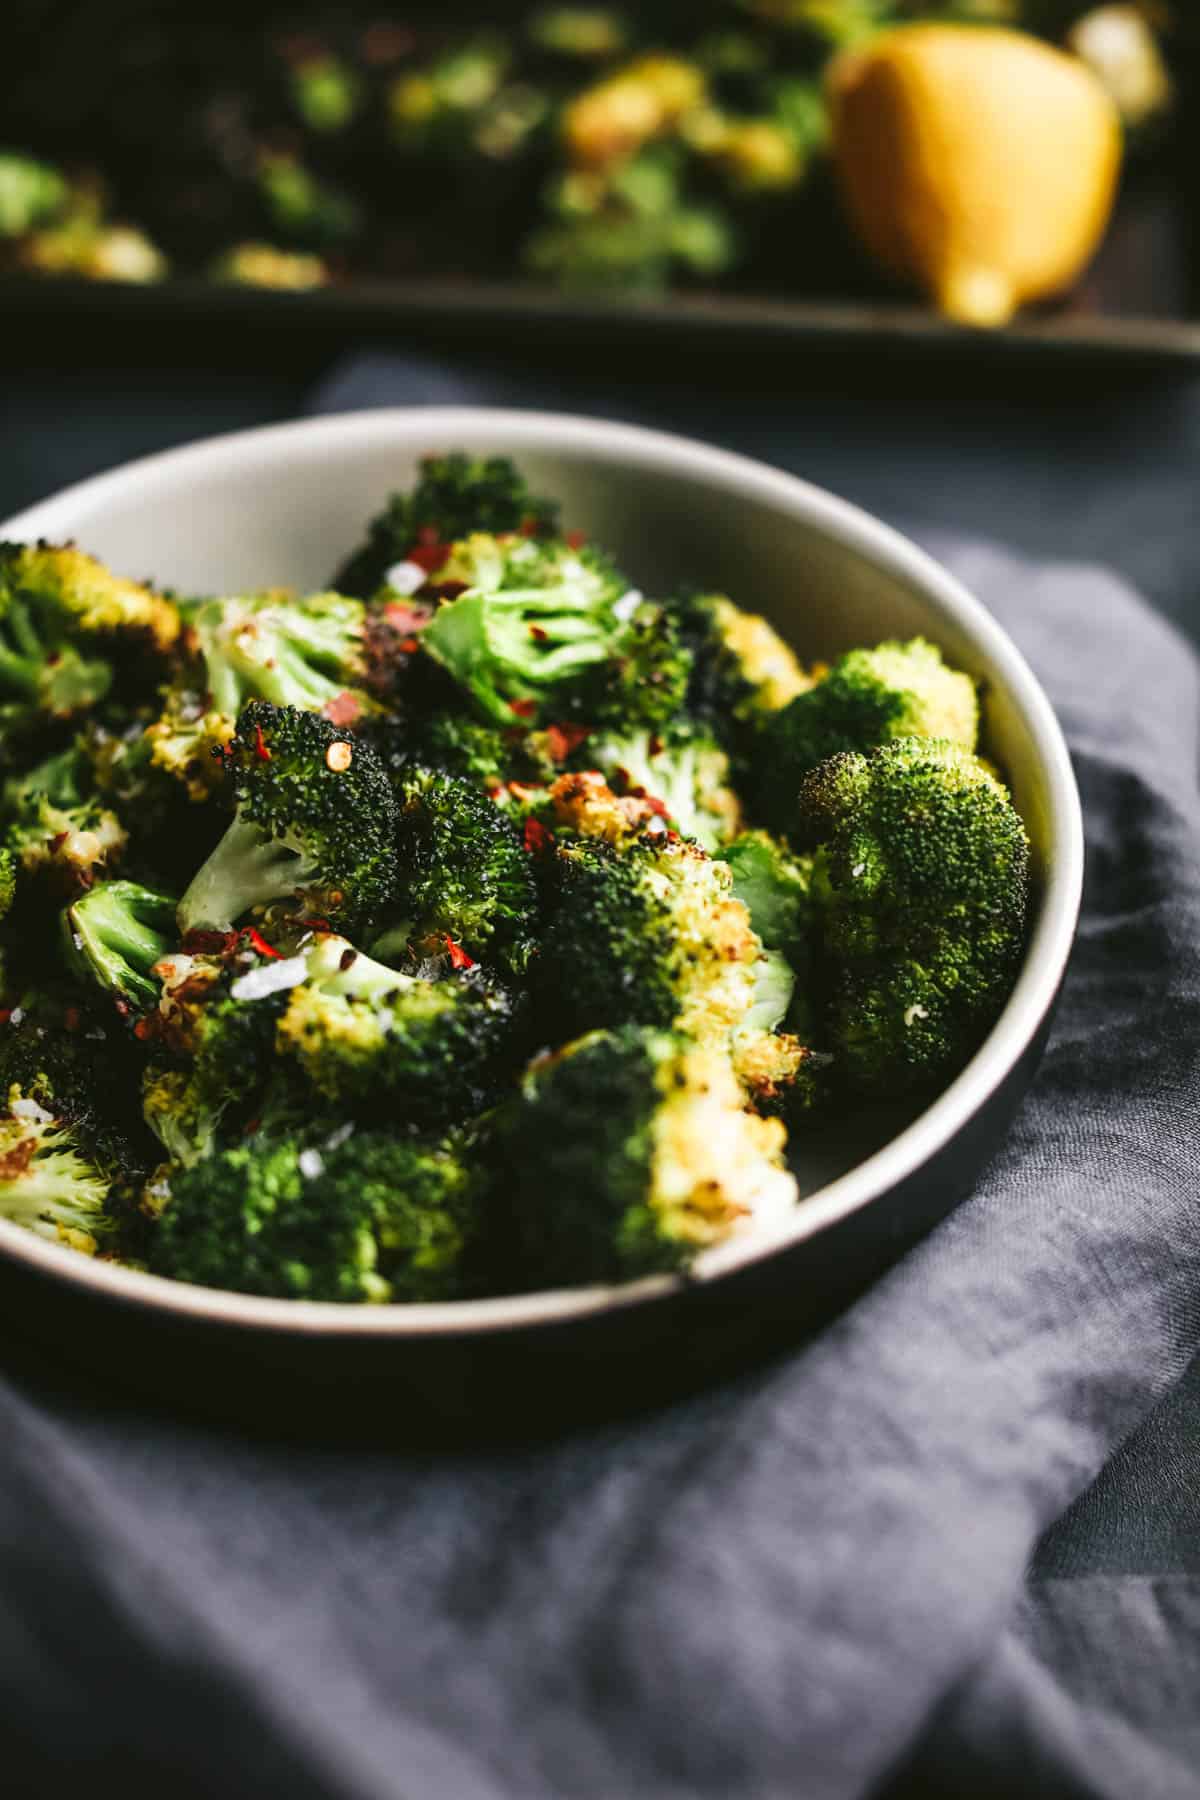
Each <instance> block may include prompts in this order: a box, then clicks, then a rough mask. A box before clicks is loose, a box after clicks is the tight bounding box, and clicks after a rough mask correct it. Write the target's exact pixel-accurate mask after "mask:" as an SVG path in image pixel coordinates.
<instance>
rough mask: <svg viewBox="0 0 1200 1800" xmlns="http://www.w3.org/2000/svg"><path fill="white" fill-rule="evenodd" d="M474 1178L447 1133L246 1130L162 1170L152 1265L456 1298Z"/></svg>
mask: <svg viewBox="0 0 1200 1800" xmlns="http://www.w3.org/2000/svg"><path fill="white" fill-rule="evenodd" d="M339 1135H340V1134H339ZM478 1189H479V1182H478V1178H477V1177H476V1175H475V1174H474V1173H473V1171H472V1170H471V1169H470V1168H469V1167H468V1165H467V1163H466V1162H465V1160H464V1158H463V1156H462V1154H461V1151H460V1150H459V1148H458V1146H457V1145H456V1144H454V1143H453V1142H447V1141H443V1140H437V1139H435V1140H430V1141H428V1142H422V1141H421V1140H419V1139H398V1138H392V1137H386V1136H383V1135H382V1134H377V1133H373V1132H356V1133H355V1134H354V1135H353V1136H350V1137H348V1138H346V1137H344V1136H343V1137H342V1141H337V1136H335V1138H334V1139H333V1140H331V1141H328V1142H325V1143H323V1144H322V1143H319V1142H318V1143H313V1142H311V1141H310V1142H307V1143H306V1142H305V1141H304V1140H303V1139H300V1140H299V1141H297V1140H296V1139H294V1138H284V1139H282V1140H280V1139H272V1138H268V1137H263V1138H259V1137H254V1138H251V1139H250V1140H249V1141H248V1142H246V1143H244V1144H240V1145H238V1146H237V1147H235V1148H233V1149H230V1150H226V1151H224V1152H222V1153H221V1154H220V1155H218V1156H216V1157H214V1158H212V1159H210V1160H209V1161H207V1162H205V1163H202V1164H200V1165H198V1166H195V1167H193V1168H191V1169H188V1170H185V1171H184V1172H182V1173H181V1174H177V1175H175V1176H174V1177H173V1178H172V1180H171V1193H170V1198H169V1200H168V1202H167V1205H166V1207H165V1209H164V1212H163V1215H162V1219H161V1222H160V1224H159V1227H158V1232H157V1234H156V1237H155V1239H154V1244H153V1250H152V1256H151V1267H152V1268H153V1269H154V1270H155V1271H156V1272H157V1273H158V1274H161V1275H170V1276H173V1277H174V1278H175V1279H176V1280H177V1281H192V1282H196V1283H198V1284H199V1285H201V1286H203V1287H222V1288H232V1289H234V1290H235V1291H236V1292H239V1293H246V1294H266V1295H274V1296H276V1297H278V1298H280V1299H287V1300H337V1301H350V1302H352V1301H369V1302H376V1303H379V1302H384V1301H388V1300H396V1301H400V1300H408V1301H412V1300H447V1299H454V1298H456V1297H457V1296H458V1295H459V1294H460V1293H462V1291H463V1288H464V1285H465V1279H466V1277H465V1268H466V1264H467V1261H468V1252H469V1249H470V1247H471V1245H472V1243H473V1240H474V1238H475V1237H476V1235H477V1231H478V1213H479V1201H478Z"/></svg>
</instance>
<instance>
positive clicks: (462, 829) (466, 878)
mask: <svg viewBox="0 0 1200 1800" xmlns="http://www.w3.org/2000/svg"><path fill="white" fill-rule="evenodd" d="M395 793H396V801H397V805H398V809H399V830H398V833H397V838H396V846H397V860H398V893H397V899H396V904H397V907H398V908H399V910H400V912H401V915H402V923H401V924H399V925H398V926H393V927H392V928H391V929H390V930H389V931H388V932H387V939H388V942H389V943H400V942H401V941H411V942H412V944H413V945H414V946H415V947H416V948H417V949H418V950H420V951H423V952H425V953H426V954H436V953H437V952H438V951H439V950H442V949H444V948H445V945H446V939H447V938H449V939H450V940H451V941H452V942H453V943H454V944H456V945H459V946H461V947H462V949H464V950H465V951H466V952H467V953H468V954H469V955H470V956H471V957H473V958H482V959H484V960H487V961H492V960H495V961H497V962H500V963H502V964H503V965H504V966H505V967H506V968H508V969H511V970H512V971H513V972H514V973H521V972H522V971H524V970H525V969H526V968H527V967H528V966H529V963H530V960H531V958H532V956H533V953H534V949H535V933H536V929H537V919H538V893H537V883H536V881H535V878H534V873H533V870H532V867H531V865H530V860H529V856H528V854H527V853H526V850H525V848H524V845H523V844H522V841H521V838H520V836H519V835H518V833H517V831H516V830H515V829H514V827H513V826H512V825H511V824H510V823H509V822H508V820H507V819H506V818H505V817H504V816H503V815H502V813H501V812H500V811H498V809H497V808H496V807H495V806H494V805H493V804H492V802H491V801H490V800H489V799H488V798H487V796H486V794H483V793H481V792H480V791H479V790H478V789H477V788H474V787H472V786H471V785H470V783H469V782H466V781H462V780H459V779H458V777H456V776H454V775H442V774H439V773H437V772H436V771H434V770H431V769H424V768H421V767H419V766H414V767H410V768H407V769H404V770H402V771H401V772H400V773H399V775H398V776H397V777H396V779H395Z"/></svg>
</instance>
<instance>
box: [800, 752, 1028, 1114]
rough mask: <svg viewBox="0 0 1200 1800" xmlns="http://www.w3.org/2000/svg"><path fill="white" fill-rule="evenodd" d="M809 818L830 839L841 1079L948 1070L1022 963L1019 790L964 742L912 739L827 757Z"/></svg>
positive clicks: (829, 950) (831, 1034)
mask: <svg viewBox="0 0 1200 1800" xmlns="http://www.w3.org/2000/svg"><path fill="white" fill-rule="evenodd" d="M799 821H800V831H801V834H802V836H803V838H804V840H805V841H806V842H808V843H809V844H811V845H812V846H814V847H816V860H815V865H814V874H813V898H814V901H815V903H816V909H817V917H818V928H819V937H820V945H821V952H822V954H821V956H820V959H819V961H818V964H817V969H818V972H819V976H820V982H821V988H822V1000H823V1025H824V1030H825V1032H826V1034H827V1037H828V1041H829V1046H830V1048H831V1049H832V1050H833V1051H834V1053H835V1055H836V1058H837V1067H838V1069H839V1071H840V1073H841V1076H842V1077H843V1079H845V1080H846V1081H847V1082H848V1083H850V1084H851V1085H852V1086H854V1087H856V1088H858V1089H861V1090H864V1091H873V1092H881V1093H896V1092H899V1091H901V1090H903V1089H905V1088H908V1087H915V1086H918V1085H921V1084H924V1083H929V1082H933V1081H935V1080H940V1079H945V1077H946V1076H948V1075H950V1074H953V1073H954V1072H955V1070H957V1069H958V1068H960V1067H961V1065H962V1064H963V1063H964V1062H966V1060H967V1058H968V1057H969V1056H970V1055H971V1053H972V1051H973V1050H974V1049H975V1048H976V1046H977V1045H978V1044H979V1042H980V1041H981V1039H982V1038H983V1036H984V1034H985V1033H986V1032H987V1030H988V1029H989V1027H990V1026H991V1025H992V1024H993V1022H994V1021H995V1019H996V1017H997V1015H998V1013H999V1012H1000V1009H1001V1007H1002V1006H1003V1005H1004V1002H1005V1000H1006V999H1007V997H1008V993H1009V990H1010V988H1011V987H1012V984H1013V981H1014V980H1015V978H1016V973H1017V969H1018V966H1019V963H1020V959H1021V953H1022V948H1023V944H1024V933H1025V910H1026V895H1027V884H1028V869H1029V841H1028V838H1027V835H1026V832H1025V827H1024V825H1023V824H1022V823H1021V820H1020V818H1019V816H1018V814H1017V812H1016V810H1015V809H1014V807H1013V805H1012V802H1011V800H1010V799H1009V796H1008V793H1007V792H1006V790H1005V788H1004V787H1003V786H1002V785H1001V783H1000V782H999V781H998V780H997V778H996V777H995V776H994V775H993V774H992V773H991V771H990V770H989V769H988V768H986V767H985V766H984V764H983V763H981V762H980V761H979V760H978V758H977V757H975V756H973V755H971V753H970V752H969V751H967V750H964V749H962V748H961V746H959V745H957V744H952V743H948V742H945V741H937V740H931V739H928V738H911V737H910V738H899V739H897V740H895V741H894V742H893V743H890V744H885V745H884V746H882V747H881V748H880V749H878V750H875V751H873V752H872V753H871V754H869V755H866V756H859V755H855V754H854V753H852V752H845V753H843V754H842V755H840V756H835V757H831V758H830V759H829V760H828V761H827V762H824V763H822V764H821V765H820V766H819V767H818V768H817V769H815V770H814V771H813V772H812V773H811V774H810V775H809V776H808V777H807V779H806V780H805V782H804V784H803V787H802V788H801V798H800V805H799Z"/></svg>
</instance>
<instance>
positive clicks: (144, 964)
mask: <svg viewBox="0 0 1200 1800" xmlns="http://www.w3.org/2000/svg"><path fill="white" fill-rule="evenodd" d="M175 904H176V903H175V900H174V898H173V896H171V895H170V894H160V893H157V892H156V891H155V890H154V889H153V888H147V887H142V886H141V885H140V884H139V883H138V882H136V881H103V882H100V883H99V884H98V885H97V886H95V887H93V888H92V889H91V890H90V892H88V893H87V894H85V895H84V896H83V898H82V899H80V900H77V901H76V902H75V904H74V905H73V906H69V907H67V909H66V911H65V912H64V913H63V916H62V931H63V943H64V949H65V952H66V957H67V963H68V967H70V968H71V969H73V970H74V971H75V972H76V973H77V974H78V975H80V976H81V977H82V978H83V979H84V980H89V981H95V982H97V983H99V985H100V987H101V988H102V989H103V990H104V992H105V993H107V994H110V995H111V996H112V998H113V999H114V1000H115V1001H116V1002H117V1003H118V1006H119V1007H120V1009H121V1010H122V1011H123V1012H145V1011H147V1010H148V1008H150V1007H152V1006H156V1005H157V1004H158V1000H159V995H160V992H161V989H160V984H159V983H158V982H157V981H156V980H155V979H154V977H153V975H152V974H151V970H152V969H153V968H154V966H155V964H156V963H158V962H161V960H162V958H163V957H164V956H165V955H166V954H167V952H168V951H169V950H170V949H171V947H172V945H173V943H174V941H175Z"/></svg>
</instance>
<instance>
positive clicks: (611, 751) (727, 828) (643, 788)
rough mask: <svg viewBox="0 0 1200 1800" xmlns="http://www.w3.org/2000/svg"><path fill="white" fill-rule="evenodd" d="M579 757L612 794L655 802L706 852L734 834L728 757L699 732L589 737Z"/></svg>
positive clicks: (736, 816) (736, 809) (737, 816)
mask: <svg viewBox="0 0 1200 1800" xmlns="http://www.w3.org/2000/svg"><path fill="white" fill-rule="evenodd" d="M579 754H580V755H581V756H582V757H583V758H585V759H586V761H587V762H588V764H589V765H591V766H593V767H595V768H597V769H599V770H601V772H602V773H603V774H604V775H605V776H606V778H607V780H608V784H609V786H610V787H611V788H612V789H613V790H614V791H615V792H616V793H618V794H634V795H637V796H639V797H641V798H645V799H649V800H651V801H654V802H656V803H657V804H658V806H659V807H660V808H661V812H662V816H663V817H664V818H665V819H666V820H667V821H668V823H669V824H671V825H672V826H673V827H674V828H675V830H676V831H678V832H679V833H680V834H681V835H682V836H683V837H691V838H695V839H696V841H697V843H699V844H702V845H703V847H704V848H705V849H706V850H715V849H716V848H717V846H718V845H719V844H724V843H728V842H729V840H730V839H731V838H733V837H735V836H736V834H737V831H738V827H739V825H740V823H741V803H740V801H739V800H738V797H737V794H736V793H735V792H734V790H733V787H732V786H731V784H730V772H729V758H728V757H727V756H726V754H725V752H724V750H722V749H721V747H720V745H719V744H718V743H717V742H716V740H715V739H714V738H712V737H710V736H709V734H708V733H707V731H705V730H703V729H702V728H698V727H695V726H688V725H677V726H675V727H674V728H673V729H670V730H668V731H666V732H664V733H661V734H660V733H658V732H654V731H641V732H638V733H636V734H631V735H629V736H628V737H609V736H604V735H591V736H589V737H588V739H587V741H586V742H585V743H584V744H583V745H582V746H581V749H580V752H579Z"/></svg>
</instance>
